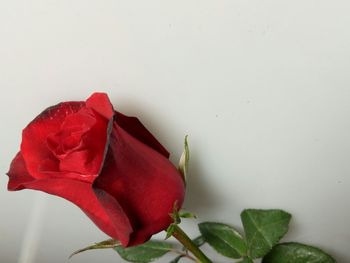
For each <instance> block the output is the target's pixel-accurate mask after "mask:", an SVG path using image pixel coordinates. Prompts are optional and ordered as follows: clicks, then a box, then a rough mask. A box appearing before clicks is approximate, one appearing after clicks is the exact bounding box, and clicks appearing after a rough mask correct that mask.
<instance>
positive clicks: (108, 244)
mask: <svg viewBox="0 0 350 263" xmlns="http://www.w3.org/2000/svg"><path fill="white" fill-rule="evenodd" d="M117 246H120V242H119V241H118V240H115V239H107V240H104V241H102V242H99V243H96V244H94V245H91V246H88V247H85V248H82V249H79V250H77V251H75V252H73V253H72V254H71V255H70V256H69V258H71V257H73V256H74V255H76V254H79V253H81V252H84V251H87V250H92V249H106V248H115V247H117Z"/></svg>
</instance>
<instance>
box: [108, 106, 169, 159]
mask: <svg viewBox="0 0 350 263" xmlns="http://www.w3.org/2000/svg"><path fill="white" fill-rule="evenodd" d="M114 122H116V123H117V124H118V126H120V127H122V128H123V129H124V130H125V131H126V132H128V133H129V134H130V135H132V136H134V137H135V138H136V139H138V140H139V141H141V142H143V143H144V144H146V145H148V146H149V147H151V148H152V149H154V150H156V151H157V152H159V153H160V154H162V155H164V156H165V157H166V158H169V152H168V151H167V150H166V149H165V148H164V146H163V145H161V144H160V142H158V140H157V139H156V138H155V137H154V136H153V135H152V134H151V133H150V132H149V131H148V130H147V129H146V127H145V126H144V125H143V124H142V123H141V122H140V121H139V119H138V118H136V117H129V116H126V115H124V114H122V113H120V112H115V117H114Z"/></svg>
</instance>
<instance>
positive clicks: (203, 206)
mask: <svg viewBox="0 0 350 263" xmlns="http://www.w3.org/2000/svg"><path fill="white" fill-rule="evenodd" d="M189 140H190V138H189ZM189 143H191V142H189ZM199 160H200V154H199V153H198V152H197V151H196V150H195V147H192V148H191V144H190V164H189V172H188V178H187V189H186V197H185V204H184V209H185V210H187V211H189V212H194V213H195V214H197V215H198V216H199V217H200V214H202V213H208V211H213V210H215V209H214V208H215V207H217V205H218V203H219V202H218V200H217V199H216V198H215V196H216V195H217V194H216V191H215V189H213V188H212V187H210V185H209V184H208V183H207V182H206V180H205V178H206V177H207V176H206V174H205V173H206V172H205V170H204V168H205V165H203V164H202V163H201V162H200V161H199Z"/></svg>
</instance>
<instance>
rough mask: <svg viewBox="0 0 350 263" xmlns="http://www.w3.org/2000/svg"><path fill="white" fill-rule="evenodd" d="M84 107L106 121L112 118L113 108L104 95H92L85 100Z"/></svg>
mask: <svg viewBox="0 0 350 263" xmlns="http://www.w3.org/2000/svg"><path fill="white" fill-rule="evenodd" d="M86 107H88V108H91V109H93V110H95V111H96V112H98V113H99V114H101V115H102V116H103V117H105V118H106V119H110V118H112V117H113V115H114V112H113V106H112V104H111V102H110V101H109V98H108V96H107V94H106V93H97V92H96V93H94V94H92V95H91V96H90V97H89V98H88V99H87V100H86Z"/></svg>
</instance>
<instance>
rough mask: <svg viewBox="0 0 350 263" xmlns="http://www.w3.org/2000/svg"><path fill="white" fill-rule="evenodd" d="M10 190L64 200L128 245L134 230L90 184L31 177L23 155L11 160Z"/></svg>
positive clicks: (112, 201) (107, 197) (114, 203)
mask: <svg viewBox="0 0 350 263" xmlns="http://www.w3.org/2000/svg"><path fill="white" fill-rule="evenodd" d="M8 176H9V183H8V189H9V190H21V189H24V188H26V189H34V190H40V191H43V192H46V193H49V194H52V195H57V196H60V197H63V198H65V199H67V200H69V201H71V202H72V203H74V204H75V205H77V206H78V207H80V209H82V210H83V211H84V212H85V214H86V215H87V216H88V217H90V219H91V220H92V221H93V222H94V223H95V224H96V225H97V226H98V227H99V228H100V229H101V230H102V231H103V232H105V233H106V234H107V235H109V236H111V237H113V238H115V239H118V240H120V241H121V242H122V244H125V245H126V244H128V242H129V237H130V233H131V232H132V228H131V225H130V222H129V219H128V217H127V216H126V215H125V213H124V211H123V209H122V208H121V206H120V205H119V203H118V202H117V201H116V200H115V198H113V197H112V196H111V195H109V194H108V193H106V192H105V191H103V190H101V189H92V186H91V184H89V183H86V182H82V181H77V180H70V179H62V178H60V179H57V178H50V179H39V180H37V179H35V178H33V177H31V176H30V175H29V174H28V171H27V170H26V167H25V163H24V160H23V157H22V155H21V153H18V154H17V156H16V157H15V159H14V160H13V161H12V164H11V168H10V171H9V172H8Z"/></svg>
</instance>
